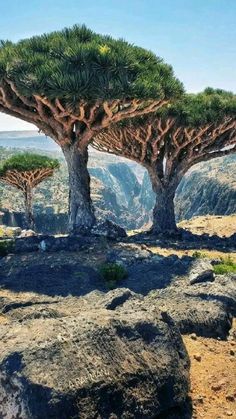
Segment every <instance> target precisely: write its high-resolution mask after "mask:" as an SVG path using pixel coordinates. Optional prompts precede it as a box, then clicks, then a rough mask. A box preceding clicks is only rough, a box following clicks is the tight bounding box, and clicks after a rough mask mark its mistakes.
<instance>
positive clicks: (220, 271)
mask: <svg viewBox="0 0 236 419" xmlns="http://www.w3.org/2000/svg"><path fill="white" fill-rule="evenodd" d="M214 272H215V274H216V275H224V274H228V273H236V263H234V261H233V259H232V258H231V257H230V256H228V257H227V258H221V262H220V263H218V264H217V265H214Z"/></svg>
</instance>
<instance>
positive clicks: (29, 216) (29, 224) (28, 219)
mask: <svg viewBox="0 0 236 419" xmlns="http://www.w3.org/2000/svg"><path fill="white" fill-rule="evenodd" d="M24 197H25V223H26V228H27V229H33V228H34V217H33V209H32V189H31V188H30V187H29V186H28V185H27V186H26V187H25V191H24Z"/></svg>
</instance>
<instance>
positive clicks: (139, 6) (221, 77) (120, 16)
mask: <svg viewBox="0 0 236 419" xmlns="http://www.w3.org/2000/svg"><path fill="white" fill-rule="evenodd" d="M235 22H236V0H96V1H91V0H86V1H84V0H83V1H82V0H66V1H65V0H57V1H55V0H9V1H6V0H0V39H10V40H12V41H17V40H19V39H22V38H25V37H30V36H32V35H34V34H40V33H43V32H50V31H52V30H55V29H61V28H63V27H65V26H72V25H73V24H75V23H79V24H82V23H85V24H86V25H87V26H88V27H90V28H91V29H93V30H94V31H97V32H99V33H103V34H110V35H112V36H113V37H115V38H120V37H122V38H125V39H126V40H127V41H129V42H131V43H134V44H137V45H140V46H142V47H144V48H147V49H151V50H152V51H154V52H155V53H156V54H157V55H159V56H161V57H162V58H163V59H164V60H165V61H166V62H168V63H170V64H172V66H173V67H174V70H175V73H176V75H177V77H178V78H179V79H180V80H182V81H183V83H184V85H185V88H186V90H187V91H189V92H197V91H200V90H203V89H204V88H205V87H207V86H212V87H219V88H222V89H226V90H231V91H234V92H236V77H235V76H236V47H235V44H236V24H235ZM34 128H35V127H34V126H33V125H30V124H27V123H25V122H23V121H20V120H17V119H15V118H12V117H9V116H7V115H4V114H1V113H0V131H11V130H24V129H34Z"/></svg>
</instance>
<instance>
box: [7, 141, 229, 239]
mask: <svg viewBox="0 0 236 419" xmlns="http://www.w3.org/2000/svg"><path fill="white" fill-rule="evenodd" d="M14 141H18V140H14ZM27 141H28V140H27V139H25V142H26V143H27ZM32 141H33V140H32ZM8 142H9V140H8ZM34 151H35V150H34ZM14 152H16V150H15V149H7V148H0V159H4V158H6V157H7V156H9V154H13V153H14ZM18 152H19V150H18ZM39 152H41V153H42V151H39ZM43 152H44V153H45V152H46V153H49V154H50V155H51V153H53V155H54V156H55V155H56V157H58V158H59V159H60V161H61V168H60V171H59V172H58V173H56V174H55V176H54V177H53V178H52V179H50V180H48V181H45V182H44V183H42V184H41V185H40V186H39V187H38V188H37V189H36V191H35V200H34V212H35V218H36V226H37V229H38V231H42V232H45V233H60V232H65V231H66V226H67V196H68V189H67V184H68V178H67V170H66V166H65V162H64V160H63V158H62V155H61V154H60V153H59V152H58V151H56V150H55V151H54V152H52V151H45V150H44V151H43ZM90 154H91V156H90V161H89V166H90V167H89V170H90V174H91V176H92V182H91V188H92V198H93V202H94V206H95V208H96V212H97V216H98V217H99V218H102V219H106V218H107V219H110V220H111V221H113V222H115V223H117V224H119V225H121V226H122V227H124V228H126V229H137V228H141V227H142V226H143V225H145V224H147V223H150V222H151V219H152V208H153V206H154V202H155V196H154V193H153V191H152V187H151V183H150V180H149V177H148V174H147V172H146V171H144V169H143V168H142V167H141V166H139V165H137V164H135V163H133V162H129V161H128V160H125V159H120V158H118V157H115V156H110V155H108V156H106V155H104V154H103V153H97V152H94V151H91V153H90ZM235 162H236V158H235V156H228V157H225V158H221V159H216V160H214V161H212V162H207V163H204V164H200V165H197V166H196V167H194V168H193V169H192V171H191V172H190V173H187V175H186V176H185V177H184V179H183V181H182V182H181V184H180V185H179V188H178V190H177V194H176V198H175V204H176V217H177V221H181V220H183V219H189V218H192V217H193V216H195V215H205V214H217V215H226V214H232V213H236V172H235ZM13 194H14V195H13ZM13 196H14V199H12V197H13ZM0 208H2V209H5V212H6V215H5V216H4V217H3V221H2V222H3V223H5V224H7V225H20V226H22V225H23V222H24V220H23V215H22V211H23V203H22V197H21V195H20V194H19V193H18V192H17V191H15V190H13V189H12V188H10V187H6V186H3V185H0ZM134 214H135V216H134Z"/></svg>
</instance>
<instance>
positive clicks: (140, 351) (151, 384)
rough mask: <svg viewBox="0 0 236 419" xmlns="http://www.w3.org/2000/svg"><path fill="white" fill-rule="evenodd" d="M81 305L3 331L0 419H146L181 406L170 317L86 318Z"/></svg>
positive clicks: (95, 312)
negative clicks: (4, 418) (16, 418)
mask: <svg viewBox="0 0 236 419" xmlns="http://www.w3.org/2000/svg"><path fill="white" fill-rule="evenodd" d="M81 300H82V299H81V298H79V299H78V298H72V301H70V299H69V298H67V299H66V301H64V302H63V303H60V301H58V302H57V304H54V311H55V313H54V316H52V315H51V313H49V316H48V317H47V316H43V317H39V318H29V317H27V316H26V317H24V316H23V318H22V320H21V322H19V321H16V320H12V319H10V320H9V321H10V324H9V323H8V324H2V325H1V329H0V378H1V380H0V405H1V415H2V417H6V418H12V417H19V418H21V419H36V418H37V419H43V418H60V419H70V418H75V417H76V418H87V419H90V418H91V419H92V418H95V417H97V418H104V419H108V418H124V419H125V418H143V419H145V418H147V419H149V418H153V417H157V416H158V415H159V414H164V415H165V417H167V415H168V411H169V409H172V408H175V407H178V406H179V405H181V404H182V403H184V402H185V400H186V398H187V394H188V391H189V358H188V355H187V353H186V350H185V347H184V344H183V342H182V339H181V336H180V333H179V331H178V329H177V328H176V326H175V325H174V323H173V321H172V319H171V318H170V317H169V316H168V315H166V314H162V313H161V312H160V311H159V310H155V309H154V310H149V311H143V310H140V311H135V312H133V311H127V312H126V313H122V312H118V311H114V310H106V309H102V308H101V309H99V308H97V309H92V308H91V309H90V310H88V309H87V310H85V307H86V303H85V302H84V304H81ZM42 305H43V304H42ZM48 307H49V305H46V304H45V306H44V309H45V311H46V312H47V311H48ZM66 307H67V308H68V307H71V308H72V310H71V311H67V309H66ZM25 308H26V310H27V309H28V308H29V307H27V306H25V307H24V306H22V307H21V310H22V311H24V309H25ZM31 309H32V306H31ZM34 309H35V311H37V310H39V311H40V309H42V306H41V305H40V304H38V305H35V307H34Z"/></svg>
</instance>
